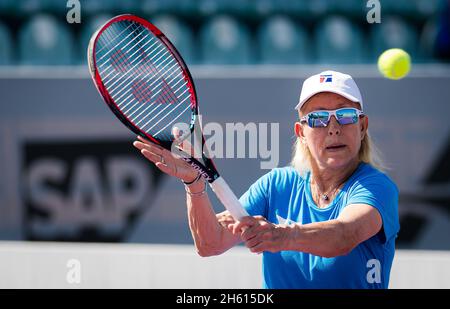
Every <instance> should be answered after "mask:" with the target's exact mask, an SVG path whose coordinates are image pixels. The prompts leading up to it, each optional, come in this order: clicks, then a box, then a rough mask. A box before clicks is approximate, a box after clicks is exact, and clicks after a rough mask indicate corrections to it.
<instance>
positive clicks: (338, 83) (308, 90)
mask: <svg viewBox="0 0 450 309" xmlns="http://www.w3.org/2000/svg"><path fill="white" fill-rule="evenodd" d="M320 92H333V93H337V94H339V95H341V96H343V97H345V98H347V99H349V100H351V101H353V102H358V103H359V104H360V105H361V109H363V101H362V97H361V92H359V88H358V86H357V85H356V83H355V81H354V80H353V78H352V77H351V76H350V75H348V74H344V73H340V72H336V71H324V72H321V73H319V74H316V75H313V76H311V77H308V78H307V79H306V80H305V81H304V82H303V86H302V92H301V93H300V99H299V102H298V104H297V106H296V107H295V109H297V110H298V109H300V108H302V106H303V104H305V102H306V101H308V99H309V98H311V97H312V96H313V95H315V94H317V93H320Z"/></svg>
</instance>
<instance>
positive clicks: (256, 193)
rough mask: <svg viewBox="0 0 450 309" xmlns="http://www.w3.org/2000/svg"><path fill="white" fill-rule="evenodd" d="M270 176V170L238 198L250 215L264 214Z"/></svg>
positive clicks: (267, 199) (267, 202) (266, 205)
mask: <svg viewBox="0 0 450 309" xmlns="http://www.w3.org/2000/svg"><path fill="white" fill-rule="evenodd" d="M271 176H272V172H269V173H267V174H265V175H263V176H262V177H261V178H259V179H258V180H257V181H256V182H255V183H253V184H252V185H251V186H250V188H249V189H248V190H247V192H245V193H244V194H243V195H242V196H241V198H240V199H239V201H240V202H241V204H242V206H243V207H244V208H245V209H246V210H247V212H248V213H249V214H250V215H251V216H258V215H259V216H264V217H265V216H266V214H267V208H268V204H269V187H270V181H271Z"/></svg>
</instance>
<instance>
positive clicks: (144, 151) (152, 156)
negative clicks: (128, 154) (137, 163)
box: [141, 149, 163, 164]
mask: <svg viewBox="0 0 450 309" xmlns="http://www.w3.org/2000/svg"><path fill="white" fill-rule="evenodd" d="M141 153H142V155H143V156H144V157H146V158H147V159H149V160H150V161H152V162H153V163H155V164H156V163H157V162H161V161H162V159H163V157H162V156H161V155H157V154H154V153H153V152H150V151H148V150H147V149H142V150H141Z"/></svg>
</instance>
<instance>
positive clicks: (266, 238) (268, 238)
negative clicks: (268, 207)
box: [232, 216, 290, 253]
mask: <svg viewBox="0 0 450 309" xmlns="http://www.w3.org/2000/svg"><path fill="white" fill-rule="evenodd" d="M232 229H233V234H236V233H238V232H239V231H241V238H242V240H243V241H244V242H245V246H246V247H247V248H249V249H250V251H251V252H254V253H261V252H263V251H269V252H278V251H281V250H286V249H285V248H286V247H287V243H288V240H289V229H290V228H289V227H288V226H284V225H283V226H282V225H277V224H273V223H271V222H269V221H267V220H266V219H265V218H264V217H262V216H255V217H244V218H242V220H241V221H240V222H236V223H235V224H233V227H232Z"/></svg>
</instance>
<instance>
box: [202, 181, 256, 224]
mask: <svg viewBox="0 0 450 309" xmlns="http://www.w3.org/2000/svg"><path fill="white" fill-rule="evenodd" d="M209 185H210V186H211V189H212V190H213V191H214V193H215V194H216V195H217V197H218V198H219V200H220V201H221V202H222V204H223V206H225V208H226V209H227V210H228V211H229V212H230V214H231V215H232V216H233V218H234V219H235V220H238V221H240V220H241V219H242V218H243V217H246V216H248V215H249V214H248V212H247V211H246V210H245V209H244V207H242V205H241V203H240V202H239V200H238V198H237V197H236V195H235V194H234V193H233V191H231V189H230V187H229V186H228V184H227V183H226V182H225V180H224V179H223V178H222V177H219V178H217V179H216V180H214V181H213V182H212V183H210V184H209Z"/></svg>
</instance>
